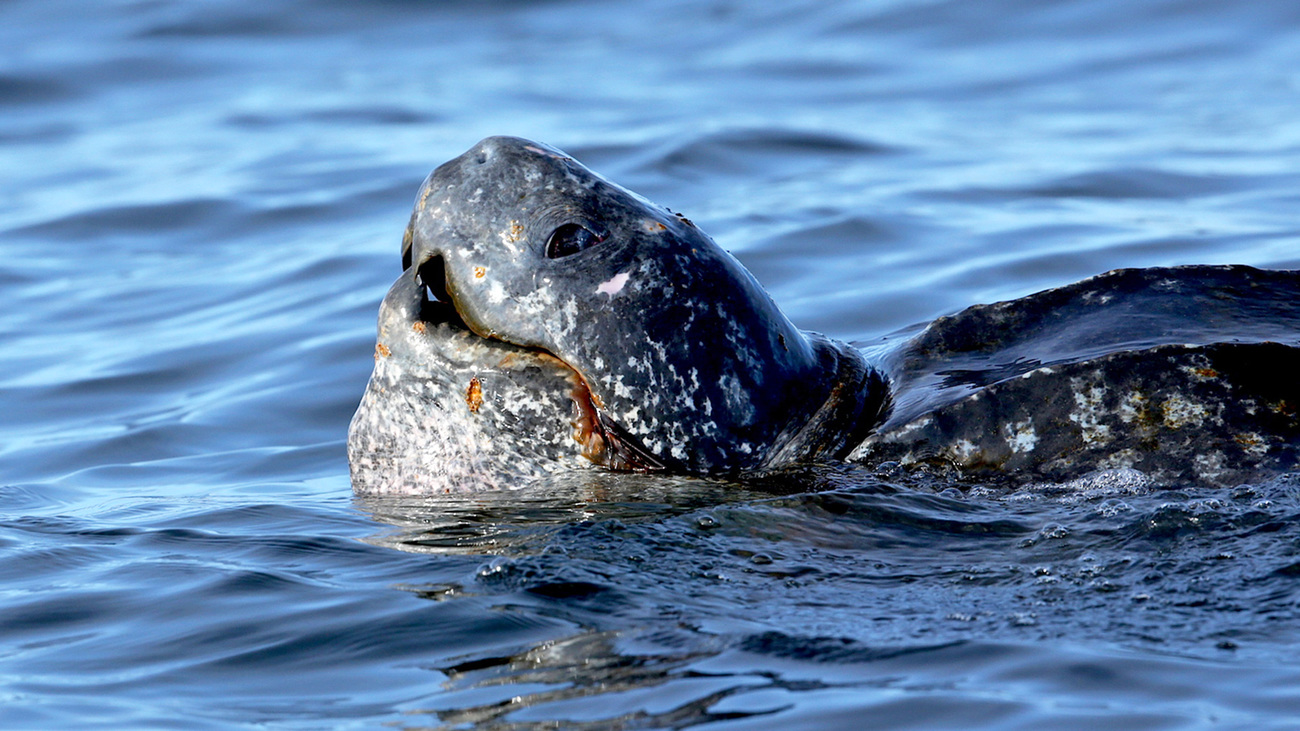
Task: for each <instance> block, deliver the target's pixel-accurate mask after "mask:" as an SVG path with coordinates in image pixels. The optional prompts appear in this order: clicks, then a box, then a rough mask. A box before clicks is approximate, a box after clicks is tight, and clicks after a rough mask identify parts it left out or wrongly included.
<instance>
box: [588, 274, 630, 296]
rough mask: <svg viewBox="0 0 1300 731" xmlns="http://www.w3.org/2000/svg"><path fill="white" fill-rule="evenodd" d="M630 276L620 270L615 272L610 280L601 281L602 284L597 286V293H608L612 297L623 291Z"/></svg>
mask: <svg viewBox="0 0 1300 731" xmlns="http://www.w3.org/2000/svg"><path fill="white" fill-rule="evenodd" d="M628 276H629V275H628V273H627V272H619V273H618V274H615V275H614V276H612V277H610V278H609V281H606V282H601V283H600V286H598V287H596V294H607V295H609V296H610V297H613V296H614V295H616V294H618V293H619V292H622V291H623V285H625V284H627V279H628Z"/></svg>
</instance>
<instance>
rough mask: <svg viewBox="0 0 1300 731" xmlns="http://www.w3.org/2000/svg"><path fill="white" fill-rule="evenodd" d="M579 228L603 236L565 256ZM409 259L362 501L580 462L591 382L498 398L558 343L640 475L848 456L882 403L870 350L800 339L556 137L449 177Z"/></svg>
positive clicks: (757, 294)
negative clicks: (434, 302) (582, 409)
mask: <svg viewBox="0 0 1300 731" xmlns="http://www.w3.org/2000/svg"><path fill="white" fill-rule="evenodd" d="M572 225H580V226H582V227H585V228H586V229H588V230H590V231H592V232H595V234H596V235H597V236H599V237H600V238H601V241H600V242H599V243H598V244H596V245H592V246H590V247H589V248H586V249H584V250H582V251H578V252H577V253H572V254H569V255H567V256H560V257H553V256H548V254H547V246H548V242H549V241H550V240H551V237H552V236H553V234H554V233H555V232H556V231H557V230H559V229H561V228H562V227H565V226H572ZM405 248H406V251H405V255H404V258H405V259H406V261H405V264H406V274H404V275H403V279H402V280H399V283H398V285H396V287H395V290H394V292H393V293H390V295H389V297H388V301H386V303H385V307H384V311H383V313H381V318H380V335H379V344H378V346H377V356H376V357H377V365H376V372H375V376H374V377H373V378H372V380H371V383H370V386H369V388H368V389H367V392H366V396H365V399H364V400H363V402H362V405H361V408H360V409H359V410H358V412H357V415H356V416H355V417H354V420H353V424H352V429H351V433H350V436H349V457H350V460H351V463H352V471H353V482H354V485H355V486H357V487H358V489H359V490H361V491H363V492H385V491H404V490H409V489H412V487H411V486H412V485H416V484H418V483H421V482H423V483H424V484H425V485H426V487H424V488H423V489H425V490H434V491H436V490H444V489H476V488H479V487H481V486H483V485H488V486H492V485H499V484H506V483H509V484H519V483H520V478H525V477H528V476H530V475H532V474H535V473H539V472H546V471H552V470H557V469H568V468H571V467H572V466H573V465H574V463H575V462H576V461H577V460H578V459H580V457H579V456H578V455H580V454H581V453H582V445H580V444H578V442H577V441H576V440H574V439H573V438H572V433H573V427H572V426H571V425H570V421H571V419H572V417H573V409H572V407H569V406H564V407H561V403H562V402H565V400H566V399H568V398H569V393H570V392H571V391H572V390H573V386H572V385H571V383H567V382H566V383H563V384H562V383H561V382H562V381H564V379H562V378H558V377H551V378H539V377H537V376H534V375H531V374H530V375H529V376H528V379H527V383H525V382H521V381H520V380H519V379H517V378H516V379H514V380H511V381H510V382H509V383H510V386H509V387H508V388H507V389H506V390H500V389H499V388H498V387H497V386H496V385H495V382H496V381H497V380H499V379H500V374H501V368H500V367H499V366H498V365H497V364H496V361H495V359H498V358H504V357H506V356H514V357H516V358H525V359H529V358H534V359H535V358H536V357H537V355H536V354H537V353H538V352H539V351H540V352H544V353H548V354H550V355H553V356H555V361H556V362H560V363H563V364H564V366H567V368H569V369H571V371H572V380H573V382H574V383H577V382H579V381H580V382H581V383H582V384H584V385H585V386H586V388H587V389H588V390H589V392H590V395H591V397H590V402H591V404H592V405H593V407H594V409H595V410H596V411H597V412H598V415H599V421H600V423H601V425H602V429H603V431H604V432H605V433H606V434H607V436H608V441H610V442H612V443H615V444H616V446H617V447H618V449H617V450H614V449H613V448H612V447H611V451H618V452H619V453H620V456H621V457H623V458H624V459H622V461H621V462H620V464H624V465H625V466H631V467H634V468H642V469H664V470H671V471H678V472H688V473H698V474H704V473H709V474H718V473H730V474H739V473H746V472H754V471H760V470H765V469H770V468H772V467H776V466H780V465H783V464H788V463H790V462H795V461H800V460H810V459H842V458H843V457H844V456H845V455H847V454H848V452H849V451H850V450H851V449H853V447H854V446H856V445H857V444H858V443H859V442H860V441H861V438H862V437H863V436H865V433H866V430H869V429H870V426H871V425H872V424H873V423H875V421H876V420H877V413H878V412H879V411H880V409H881V407H882V403H883V399H884V397H885V392H886V390H885V388H884V384H883V379H882V377H881V376H880V374H879V373H878V372H877V371H875V370H873V369H871V368H869V367H868V366H867V364H866V361H865V359H864V358H863V356H862V355H861V354H860V353H859V352H858V351H856V350H855V349H853V348H851V347H849V346H847V345H845V344H842V343H836V342H833V341H830V340H828V339H826V338H824V337H822V336H820V335H816V334H810V333H803V332H800V331H799V330H798V329H797V328H795V327H794V325H792V324H791V323H790V321H789V320H788V319H786V317H785V315H784V314H782V313H781V311H780V310H779V309H778V308H777V306H776V304H775V303H774V302H773V301H772V300H771V298H770V297H769V296H768V295H767V293H766V292H765V291H764V290H763V288H762V287H761V286H759V284H758V283H757V282H756V281H755V280H754V279H753V277H752V276H751V275H750V274H749V272H747V271H746V270H745V269H744V267H742V266H741V265H740V264H739V262H737V261H736V260H735V259H734V258H733V257H732V256H731V255H730V254H728V253H726V252H725V251H723V250H722V249H721V248H719V247H718V246H717V245H716V244H715V243H714V242H713V241H712V240H711V239H710V238H709V237H708V236H706V235H705V234H704V233H703V232H701V231H700V230H699V229H698V228H696V227H695V226H694V224H692V223H691V222H690V221H688V220H686V219H685V218H683V217H681V216H679V215H676V214H673V213H672V212H670V211H669V210H667V209H665V208H662V207H660V206H657V205H655V204H653V203H650V202H648V201H646V200H644V199H642V198H640V197H639V196H637V195H635V194H633V193H631V192H629V191H627V190H624V189H623V188H620V187H618V186H617V185H614V184H613V183H610V182H608V181H606V180H604V179H603V178H601V177H600V176H598V175H596V174H595V173H593V172H591V171H590V170H588V169H586V168H585V167H583V166H582V165H580V164H579V163H577V162H575V161H574V160H572V159H571V158H569V157H567V156H566V155H564V154H563V153H561V152H559V151H557V150H554V149H552V148H549V147H546V146H544V145H539V144H537V143H533V142H529V141H527V140H521V139H516V138H510V137H493V138H489V139H486V140H484V141H483V142H481V143H479V144H478V145H477V146H475V147H474V148H473V149H471V150H470V151H468V152H466V153H465V154H464V155H462V156H460V157H458V158H456V159H455V160H452V161H450V162H448V163H446V164H444V165H442V166H441V167H439V168H438V169H437V170H435V171H434V172H433V174H432V175H430V176H429V178H428V179H427V180H426V181H425V183H424V185H423V187H422V188H421V190H420V193H419V196H418V199H417V203H416V206H415V212H414V214H413V215H412V218H411V222H410V226H409V228H408V240H407V243H406V246H405ZM416 278H418V281H419V282H420V283H422V284H425V285H430V286H431V289H433V290H434V291H435V292H439V293H441V292H442V291H443V290H445V294H440V296H441V297H445V298H446V299H448V300H450V301H451V302H452V303H454V308H455V314H456V316H457V317H455V318H451V319H453V320H456V322H452V323H447V324H444V323H443V322H442V321H441V320H442V319H443V318H441V317H440V316H439V315H437V314H435V315H433V316H429V315H427V314H426V313H422V312H421V309H420V307H421V303H420V298H419V296H418V295H419V287H418V286H409V285H408V284H407V283H408V282H412V283H413V282H415V281H417V279H416ZM399 289H400V291H398V290H399ZM443 314H446V313H443ZM435 321H437V322H435ZM417 323H423V324H422V325H418V324H417ZM435 324H438V325H440V326H439V327H433V325H435ZM417 327H423V328H424V333H422V334H420V337H418V338H413V337H412V336H411V333H412V332H414V331H415V330H416V328H417ZM466 330H468V331H472V333H473V335H471V334H470V333H468V332H466ZM474 336H477V340H474V339H473V338H474ZM471 343H472V344H473V345H471ZM466 348H470V350H466ZM483 348H495V350H492V351H491V352H490V353H487V352H480V350H481V349H483ZM548 362H549V361H548ZM431 374H433V375H432V376H431ZM475 374H477V376H475ZM484 374H487V375H486V376H485V375H484ZM472 377H477V378H479V382H480V386H481V394H482V398H483V404H482V405H481V406H480V407H479V408H478V409H477V410H476V411H471V410H469V409H468V408H467V406H466V390H467V385H466V384H467V383H468V382H469V380H470V378H472ZM431 378H432V381H431ZM489 381H493V383H491V384H490V383H489ZM430 383H431V385H430ZM528 392H531V394H532V395H531V396H530V395H528ZM532 401H536V402H537V403H538V404H546V405H547V407H553V408H552V409H551V412H550V416H549V418H547V417H541V418H539V419H532V418H530V419H528V420H524V421H518V420H515V416H514V415H513V413H511V410H512V409H517V408H518V404H519V403H521V402H522V403H529V404H530V412H529V413H541V412H544V411H545V410H546V407H542V406H538V408H537V409H532V407H531V402H532ZM507 414H509V416H507ZM486 417H491V418H493V419H495V421H489V419H488V418H486ZM565 433H568V434H569V435H570V437H569V439H568V441H567V443H564V442H565V441H566V440H565V439H564V438H562V436H559V435H563V434H565ZM539 440H540V441H542V442H543V443H545V445H546V447H545V449H544V450H542V454H538V453H537V452H538V450H537V445H536V444H533V443H534V442H537V441H539ZM628 463H630V464H628ZM390 473H391V474H394V475H398V477H392V476H390Z"/></svg>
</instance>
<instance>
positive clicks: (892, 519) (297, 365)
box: [0, 0, 1300, 729]
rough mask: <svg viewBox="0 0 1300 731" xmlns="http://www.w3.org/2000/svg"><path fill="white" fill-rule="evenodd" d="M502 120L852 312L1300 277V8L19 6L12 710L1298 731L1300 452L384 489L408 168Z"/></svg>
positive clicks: (918, 310) (5, 566)
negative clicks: (381, 470)
mask: <svg viewBox="0 0 1300 731" xmlns="http://www.w3.org/2000/svg"><path fill="white" fill-rule="evenodd" d="M489 134H515V135H521V136H525V137H530V138H535V139H539V140H543V141H546V142H548V143H550V144H553V145H556V146H558V147H561V148H563V149H565V150H567V151H568V152H569V153H571V154H573V155H574V156H576V157H578V158H579V159H581V160H582V161H583V162H585V163H587V164H588V165H589V166H591V167H592V168H594V169H596V170H598V171H600V172H602V173H604V174H605V175H606V176H607V177H610V178H611V179H613V180H616V181H618V182H620V183H622V184H623V185H626V186H628V187H630V188H632V189H633V190H637V191H639V192H641V193H642V194H644V195H646V196H647V197H649V198H651V199H653V200H655V201H657V202H659V203H662V204H665V205H668V206H670V207H672V208H673V209H674V210H680V211H683V212H684V213H686V214H687V215H689V216H690V217H691V218H692V219H693V220H694V221H696V222H697V223H698V224H699V225H700V226H701V227H702V228H704V229H705V230H706V231H709V232H711V233H712V234H713V235H714V236H715V238H716V239H717V240H718V241H719V243H721V244H722V245H723V246H724V247H726V248H728V249H730V250H732V251H733V252H735V253H736V254H737V255H738V256H739V257H740V258H741V259H742V260H743V261H744V262H745V263H746V265H747V266H749V267H750V268H751V269H752V270H753V271H754V273H755V274H756V275H757V276H758V277H759V279H760V280H761V281H762V282H763V283H764V284H765V285H766V286H767V287H768V289H769V290H770V291H771V292H772V294H773V295H774V297H775V299H776V300H777V301H778V302H779V303H780V304H781V305H782V306H783V307H784V308H785V310H786V312H787V313H788V314H790V316H791V317H792V319H793V320H794V321H795V322H796V323H798V324H799V325H800V326H802V327H805V328H808V329H816V330H821V331H824V332H826V333H828V334H830V335H832V336H834V337H839V338H843V339H849V340H860V339H868V338H873V337H877V336H879V335H882V334H885V333H888V332H891V331H894V330H897V329H899V328H904V327H908V326H910V325H913V324H915V323H918V322H922V321H925V320H928V319H930V318H933V317H936V316H938V315H942V314H945V313H950V312H953V311H955V310H957V309H960V308H962V307H964V306H967V305H970V304H973V303H976V302H986V301H992V300H998V299H1005V298H1011V297H1016V296H1020V295H1023V294H1027V293H1030V292H1033V291H1036V290H1038V289H1041V288H1044V287H1049V286H1055V285H1061V284H1066V283H1069V282H1072V281H1075V280H1077V279H1080V278H1083V277H1086V276H1090V275H1093V274H1096V273H1099V272H1102V271H1105V270H1108V269H1112V268H1116V267H1126V266H1149V265H1172V264H1188V263H1244V264H1252V265H1257V266H1263V267H1273V268H1300V5H1297V4H1294V3H1283V2H1256V3H1242V2H1233V1H1231V0H1219V1H1213V0H1146V1H1144V2H1139V3H1134V2H1130V1H1128V0H1075V1H1071V2H1065V1H1058V2H1040V1H1038V0H1034V1H1032V2H1031V1H1029V0H988V1H986V2H979V3H973V2H964V1H962V0H877V1H875V2H866V1H863V2H831V1H830V0H825V1H821V2H812V1H809V2H788V1H777V0H770V1H765V2H739V1H734V2H725V1H718V2H685V1H680V2H674V1H662V2H613V3H596V2H578V1H573V2H569V1H564V0H555V1H553V2H537V3H525V2H509V1H507V0H496V1H493V2H477V3H450V2H445V3H444V2H417V1H416V0H386V1H383V2H374V3H365V4H362V3H345V2H341V1H334V2H331V1H328V0H316V1H311V2H309V1H307V0H286V1H285V2H277V3H256V2H252V1H251V0H211V1H210V2H203V3H181V2H166V1H165V0H118V1H117V2H103V3H84V2H70V1H66V0H8V1H7V2H4V3H3V4H0V167H2V169H3V171H4V175H3V176H2V177H0V242H2V244H0V245H2V246H3V249H2V251H3V256H2V257H0V292H3V307H2V308H0V408H2V410H3V413H4V416H3V417H2V418H0V727H3V728H16V729H17V728H23V729H42V728H50V729H56V728H57V729H62V728H74V727H75V728H113V729H118V728H169V729H176V728H186V729H191V728H192V729H220V728H249V727H258V728H375V727H399V728H407V727H409V728H415V727H439V726H443V727H449V728H464V727H470V726H474V725H478V726H481V727H483V728H501V729H507V728H509V729H526V728H552V727H554V726H555V725H556V724H560V725H562V726H564V727H574V728H614V727H637V728H654V727H665V728H667V727H672V728H684V727H687V726H693V725H702V724H707V725H708V726H709V727H716V728H719V729H723V728H725V729H756V728H771V729H788V728H796V727H802V728H809V727H819V728H864V727H873V728H890V729H902V728H918V729H919V728H989V729H1044V728H1080V729H1082V728H1088V729H1100V728H1113V729H1133V728H1151V729H1154V728H1161V729H1166V728H1169V729H1191V728H1216V729H1218V728H1233V729H1237V728H1240V729H1265V728H1294V727H1295V726H1296V725H1297V724H1300V720H1298V717H1300V662H1297V660H1296V657H1297V655H1298V654H1300V477H1298V476H1295V475H1288V476H1283V477H1281V478H1277V479H1274V480H1271V481H1268V482H1262V483H1261V484H1256V485H1242V486H1236V487H1233V488H1230V489H1221V490H1213V489H1209V488H1196V489H1192V488H1188V489H1179V486H1173V487H1165V488H1157V487H1153V486H1151V485H1150V484H1148V483H1147V482H1145V481H1144V480H1143V479H1142V476H1140V475H1134V474H1123V473H1121V474H1112V475H1107V476H1104V477H1101V478H1097V479H1092V480H1088V481H1084V482H1082V483H1077V484H1069V485H1031V486H1027V487H1024V488H1020V489H1017V490H1015V491H1012V492H1008V491H1006V490H999V489H997V488H995V487H994V486H989V485H981V484H977V483H971V482H969V481H963V480H961V479H960V478H958V477H955V476H951V475H932V476H929V477H924V476H922V477H916V476H913V475H897V474H873V473H868V472H865V471H863V470H861V469H853V468H846V469H844V470H841V471H821V472H810V473H809V474H807V475H805V476H803V477H801V478H798V479H793V480H787V481H785V482H783V483H781V484H779V485H771V484H749V485H733V484H717V483H711V482H706V481H698V480H669V479H656V478H650V477H646V476H609V477H607V478H604V479H594V480H585V481H581V482H577V483H573V484H565V483H563V482H561V483H560V484H556V485H550V486H547V487H546V488H545V489H542V488H537V489H535V490H531V491H528V492H525V493H512V494H506V495H495V494H491V495H481V496H476V497H474V498H472V499H468V498H460V499H449V498H448V499H435V498H430V499H428V500H405V501H382V500H367V501H361V500H357V499H354V498H353V497H352V494H351V490H350V486H349V484H348V479H347V464H346V461H345V457H344V437H345V432H346V427H347V423H348V419H349V418H350V416H351V414H352V411H353V409H354V408H355V407H356V404H357V401H358V400H359V398H360V395H361V393H362V390H363V389H364V386H365V381H366V377H367V375H368V374H369V370H370V367H371V363H372V361H371V352H372V348H373V343H374V340H373V337H374V335H373V327H374V325H373V323H374V315H375V312H376V308H377V306H378V302H379V300H380V298H381V297H382V295H383V293H384V291H385V290H386V289H387V286H388V284H389V283H390V282H391V281H392V279H393V278H394V277H395V276H396V274H397V273H398V269H399V266H400V264H399V254H398V252H399V246H400V240H401V234H402V230H403V227H404V225H405V223H406V219H407V216H408V215H409V209H410V205H411V203H412V200H413V197H414V195H415V191H416V189H417V187H418V185H419V183H420V181H421V180H422V179H423V177H424V176H425V175H426V174H427V173H428V171H429V170H431V169H432V168H433V167H434V166H436V165H437V164H438V163H440V162H442V161H444V160H446V159H448V158H450V157H452V156H455V155H457V154H459V153H460V152H462V151H463V150H464V149H466V148H468V147H469V146H470V145H472V144H473V143H474V142H475V141H477V140H478V139H479V138H481V137H483V136H486V135H489Z"/></svg>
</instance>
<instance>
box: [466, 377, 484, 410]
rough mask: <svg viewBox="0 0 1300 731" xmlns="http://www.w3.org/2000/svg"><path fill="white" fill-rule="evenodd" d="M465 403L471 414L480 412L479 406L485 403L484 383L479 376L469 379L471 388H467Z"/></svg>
mask: <svg viewBox="0 0 1300 731" xmlns="http://www.w3.org/2000/svg"><path fill="white" fill-rule="evenodd" d="M465 405H466V406H468V407H469V411H470V413H471V414H476V413H478V407H480V406H482V405H483V383H482V381H480V380H478V378H477V377H475V378H471V379H469V388H467V389H465Z"/></svg>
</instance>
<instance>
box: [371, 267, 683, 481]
mask: <svg viewBox="0 0 1300 731" xmlns="http://www.w3.org/2000/svg"><path fill="white" fill-rule="evenodd" d="M480 330H481V328H476V327H474V326H473V325H471V324H470V322H469V321H468V319H467V318H466V317H464V315H463V314H462V311H461V309H460V308H459V307H457V305H456V300H455V298H454V296H453V295H451V294H450V293H449V291H448V288H447V286H446V279H445V272H444V265H443V261H442V258H441V257H437V256H435V257H432V258H430V259H429V260H427V261H426V262H425V263H424V264H423V265H421V266H420V268H419V269H418V270H414V271H412V270H411V269H408V270H406V271H405V272H404V273H403V275H402V277H400V278H399V279H398V281H397V282H395V283H394V284H393V287H392V289H391V290H390V291H389V294H388V296H387V297H386V298H385V300H384V303H383V305H382V306H381V313H380V335H381V337H380V342H379V345H378V346H377V348H376V352H377V354H384V353H388V354H393V353H394V352H397V351H399V350H400V351H401V352H400V353H399V355H401V356H404V357H414V358H419V359H421V360H425V361H430V362H434V363H437V362H444V363H448V364H451V363H453V362H454V363H455V366H456V368H457V369H458V370H459V369H464V368H465V367H466V366H467V365H468V366H470V367H471V368H475V367H477V368H480V369H482V370H483V371H484V372H490V371H493V370H496V369H499V368H501V367H502V366H503V365H505V364H507V363H509V364H510V365H511V367H516V366H518V364H519V363H520V362H521V361H523V362H528V361H534V362H537V363H539V364H542V365H544V366H545V367H546V368H552V369H553V368H555V367H559V368H562V369H563V370H564V372H566V373H567V374H568V377H567V379H566V380H567V382H568V388H567V390H566V394H565V395H566V396H567V397H568V400H569V402H570V404H571V407H570V413H567V414H556V415H555V418H556V419H557V420H560V421H567V422H568V424H569V425H570V426H571V427H572V430H573V439H574V441H575V442H576V445H577V449H579V450H580V452H581V454H582V456H584V457H586V458H587V459H588V460H590V461H591V462H592V463H593V464H596V465H599V466H602V467H606V468H608V469H612V470H619V471H656V470H662V469H666V468H667V467H668V466H669V465H667V464H666V463H665V461H664V460H662V459H660V458H658V457H656V456H654V455H653V454H652V453H650V452H649V451H648V450H646V449H645V448H644V447H643V446H641V444H640V443H639V441H638V440H637V439H636V438H635V437H633V436H632V435H630V434H629V433H628V432H627V431H626V430H625V429H623V428H622V427H621V426H620V425H619V424H618V423H617V422H616V421H615V420H614V419H613V418H612V417H610V415H609V414H608V413H607V411H606V410H605V409H603V408H601V406H600V400H599V398H597V397H595V396H594V395H593V394H592V391H591V388H590V387H589V386H588V383H587V379H586V377H585V376H584V375H583V374H582V373H581V372H580V371H579V370H578V369H576V368H574V367H573V366H572V365H571V364H569V363H568V362H566V361H565V360H564V359H563V358H561V357H559V356H558V355H556V354H555V353H552V352H550V351H549V350H546V349H544V348H536V347H528V346H523V345H518V344H516V343H512V342H510V341H509V340H505V339H503V338H501V337H500V336H499V335H497V334H495V333H483V332H481V331H480ZM385 336H387V337H385ZM468 388H469V387H468V386H467V389H468ZM538 388H554V384H553V383H552V382H550V381H547V382H539V384H538ZM480 397H485V398H491V394H490V393H489V394H481V393H479V394H476V395H469V394H468V393H467V396H466V398H467V399H474V398H480ZM502 438H511V439H528V438H530V435H529V434H511V435H502Z"/></svg>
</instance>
